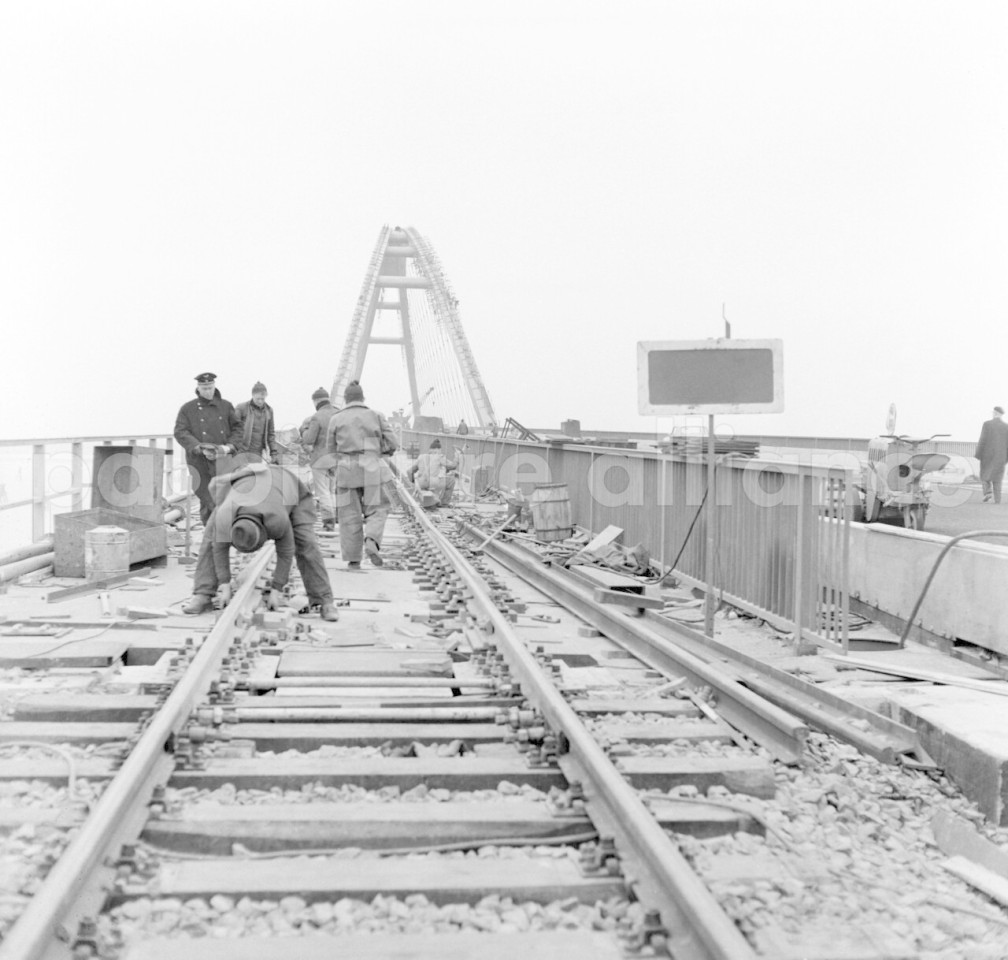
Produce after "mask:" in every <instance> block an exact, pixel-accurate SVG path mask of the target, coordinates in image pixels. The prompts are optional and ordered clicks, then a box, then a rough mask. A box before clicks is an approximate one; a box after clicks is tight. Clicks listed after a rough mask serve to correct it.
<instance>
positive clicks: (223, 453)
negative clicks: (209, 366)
mask: <svg viewBox="0 0 1008 960" xmlns="http://www.w3.org/2000/svg"><path fill="white" fill-rule="evenodd" d="M216 381H217V375H216V374H215V373H201V374H198V375H197V377H196V399H195V400H190V401H189V402H188V403H184V404H182V406H181V408H180V409H179V412H178V416H177V417H176V418H175V439H176V440H177V441H178V443H179V446H181V447H182V448H183V449H184V450H185V453H186V463H187V464H188V466H189V474H190V476H191V477H192V483H193V489H194V490H195V491H196V496H197V497H199V502H200V519H201V520H202V521H203V523H204V524H205V523H206V522H207V520H209V519H210V514H211V513H212V512H213V508H214V500H213V496H212V495H211V493H210V481H211V480H212V479H213V477H214V475H215V474H217V473H227V472H228V471H229V470H230V469H231V462H230V459H229V458H230V457H231V456H232V455H234V454H235V453H237V452H238V450H239V447H240V445H241V436H242V435H241V423H240V422H239V420H238V416H237V414H236V413H235V409H234V407H233V406H231V404H230V403H229V402H228V401H227V400H225V399H224V398H223V397H222V396H221V394H220V390H218V389H217V384H216Z"/></svg>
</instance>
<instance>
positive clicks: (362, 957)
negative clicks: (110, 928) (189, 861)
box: [123, 930, 624, 960]
mask: <svg viewBox="0 0 1008 960" xmlns="http://www.w3.org/2000/svg"><path fill="white" fill-rule="evenodd" d="M623 956H624V955H623V953H622V951H621V950H620V946H619V941H618V940H617V939H616V938H615V937H614V936H613V935H612V934H608V933H589V932H587V931H584V930H550V931H541V932H538V933H492V934H485V933H472V932H468V931H467V932H462V933H410V934H408V935H403V936H396V935H395V934H390V933H351V934H340V935H339V936H338V937H326V936H321V935H319V936H304V937H297V938H296V939H292V938H291V937H268V938H265V939H258V938H253V937H237V938H234V939H224V938H220V937H213V938H209V937H198V938H195V937H172V938H170V939H168V938H166V939H162V940H145V941H142V942H140V943H133V944H131V945H130V946H129V947H128V948H127V949H126V952H125V953H124V954H123V960H179V957H185V958H186V960H334V958H336V957H353V958H354V960H473V957H479V958H480V960H515V957H535V958H536V960H570V958H571V957H577V958H578V960H623Z"/></svg>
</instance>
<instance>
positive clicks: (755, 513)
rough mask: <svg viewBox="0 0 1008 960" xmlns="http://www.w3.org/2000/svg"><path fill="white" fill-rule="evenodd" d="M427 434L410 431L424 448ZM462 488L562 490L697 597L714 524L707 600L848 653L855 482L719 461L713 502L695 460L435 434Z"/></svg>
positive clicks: (848, 474) (845, 475) (407, 443)
mask: <svg viewBox="0 0 1008 960" xmlns="http://www.w3.org/2000/svg"><path fill="white" fill-rule="evenodd" d="M434 436H435V435H434V434H423V433H417V432H411V431H407V432H404V434H403V441H404V447H406V449H407V450H409V449H410V448H411V447H412V448H413V449H414V450H415V449H421V450H424V449H426V448H427V447H428V446H429V443H430V441H431V440H432V439H433V437H434ZM440 439H441V442H442V445H443V449H444V451H445V453H446V454H447V455H448V456H450V457H457V458H459V459H460V473H461V474H462V475H463V476H466V477H468V478H469V482H470V484H471V485H472V486H471V489H472V490H474V491H476V492H478V491H479V490H480V489H483V488H486V487H488V486H493V487H496V488H498V489H503V490H520V491H521V492H522V493H523V494H524V495H525V496H530V495H531V493H532V491H533V490H534V489H535V487H536V486H538V485H539V484H543V483H565V484H566V485H567V491H568V496H569V499H570V503H571V511H572V516H573V519H574V522H575V523H576V524H578V525H580V526H582V527H585V528H586V529H588V530H591V531H592V532H596V533H597V532H599V531H601V530H602V529H604V528H605V527H606V526H608V525H610V524H612V525H614V526H617V527H620V528H622V530H623V543H624V544H625V545H627V546H632V545H634V544H637V543H640V544H642V545H643V546H644V547H645V549H647V550H648V551H649V553H650V554H651V556H652V558H654V559H655V560H657V561H658V562H659V563H660V564H661V565H662V566H663V567H664V568H666V569H669V568H672V569H674V571H675V574H676V576H677V577H678V578H679V579H680V580H682V581H684V582H686V583H688V584H690V585H692V586H695V587H699V588H705V587H706V569H707V567H706V564H707V550H708V547H707V540H708V538H707V523H708V522H709V518H710V517H711V516H713V517H714V518H715V527H714V529H715V533H716V536H715V537H714V540H713V559H714V569H715V578H714V579H715V593H716V595H717V597H718V598H719V599H723V600H725V601H727V602H729V603H731V604H732V605H733V606H736V607H738V608H739V609H742V610H744V611H746V612H748V613H751V614H752V615H754V616H757V617H760V618H762V619H765V620H767V621H768V622H770V623H772V624H773V625H774V626H776V627H778V628H779V629H782V630H785V631H788V632H793V633H794V636H795V637H796V638H798V637H801V638H804V639H809V640H812V641H813V642H816V643H820V644H826V645H831V646H833V645H836V646H838V647H842V648H846V637H847V578H848V558H849V551H850V515H851V512H852V511H851V506H852V504H853V501H854V496H855V491H854V487H853V483H854V475H853V472H852V471H850V470H848V469H845V468H843V467H824V466H818V465H814V464H809V463H802V462H800V461H797V460H784V459H778V460H762V459H754V458H737V457H719V458H718V463H717V470H716V474H715V489H714V492H713V494H711V493H708V492H707V461H706V457H704V456H683V455H670V454H661V453H658V452H656V451H631V450H625V451H624V450H620V451H618V452H616V451H613V450H612V449H609V448H605V447H589V446H582V445H575V444H552V443H534V442H528V441H521V440H510V439H505V440H500V439H497V438H491V437H475V436H473V437H461V436H452V435H443V434H442V435H440Z"/></svg>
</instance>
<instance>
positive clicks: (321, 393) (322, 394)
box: [311, 387, 329, 403]
mask: <svg viewBox="0 0 1008 960" xmlns="http://www.w3.org/2000/svg"><path fill="white" fill-rule="evenodd" d="M311 398H312V400H314V401H315V402H316V403H318V402H319V400H328V399H329V391H328V390H326V388H325V387H319V388H318V390H316V391H315V392H314V393H313V394H312V395H311Z"/></svg>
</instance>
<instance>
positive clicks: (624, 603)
mask: <svg viewBox="0 0 1008 960" xmlns="http://www.w3.org/2000/svg"><path fill="white" fill-rule="evenodd" d="M592 598H593V599H594V601H595V602H596V603H608V604H613V605H614V606H619V607H628V608H630V609H632V610H636V611H637V612H638V613H642V612H643V611H644V610H645V609H650V610H661V609H662V607H664V606H665V601H664V600H662V599H661V597H646V596H644V594H643V593H637V592H635V591H634V590H626V589H623V588H621V587H596V588H595V589H594V590H593V591H592Z"/></svg>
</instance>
